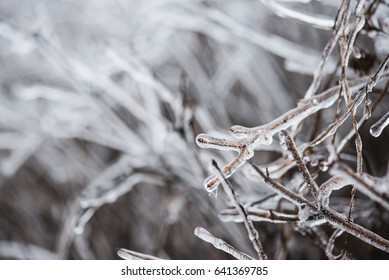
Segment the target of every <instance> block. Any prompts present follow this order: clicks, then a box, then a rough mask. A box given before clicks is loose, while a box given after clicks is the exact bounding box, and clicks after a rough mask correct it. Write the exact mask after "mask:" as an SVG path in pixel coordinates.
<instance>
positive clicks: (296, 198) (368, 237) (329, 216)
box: [251, 164, 389, 253]
mask: <svg viewBox="0 0 389 280" xmlns="http://www.w3.org/2000/svg"><path fill="white" fill-rule="evenodd" d="M251 166H252V167H253V168H254V170H255V171H256V172H257V173H258V174H259V175H261V177H262V178H263V179H264V180H265V183H267V185H268V186H269V187H271V188H272V189H273V190H274V191H276V192H277V193H279V194H280V195H281V196H282V197H284V198H285V199H287V200H289V201H291V202H292V203H293V204H295V205H296V206H298V207H301V206H302V205H304V207H307V208H308V209H309V211H310V212H311V213H312V214H313V215H316V216H318V217H323V218H324V219H325V220H326V221H327V222H328V223H330V224H331V225H332V226H334V227H336V228H339V229H342V230H344V231H345V232H347V233H350V234H352V235H354V236H355V237H357V238H359V239H361V240H363V241H364V242H366V243H368V244H370V245H372V246H374V247H376V248H378V249H380V250H382V251H385V252H387V253H389V241H388V240H386V239H385V238H383V237H381V236H379V235H377V234H375V233H374V232H372V231H370V230H368V229H366V228H364V227H362V226H360V225H358V224H355V223H353V222H351V221H348V219H347V218H346V217H344V216H343V215H341V214H339V213H337V212H335V211H334V210H332V209H330V208H328V207H326V206H321V207H318V206H317V205H315V204H314V203H311V202H309V201H308V200H306V199H305V198H303V197H302V196H300V195H298V194H295V193H293V192H291V191H289V190H288V189H286V188H285V187H284V186H283V185H281V184H280V183H278V182H276V181H274V180H273V179H271V178H270V177H268V176H267V175H265V174H264V173H263V172H262V171H261V170H260V169H259V168H258V167H256V166H255V165H254V164H251Z"/></svg>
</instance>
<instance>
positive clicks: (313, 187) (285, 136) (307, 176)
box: [280, 130, 319, 197]
mask: <svg viewBox="0 0 389 280" xmlns="http://www.w3.org/2000/svg"><path fill="white" fill-rule="evenodd" d="M280 136H281V141H285V144H286V146H287V147H288V150H289V152H290V153H291V154H292V156H293V158H294V160H295V162H296V165H297V168H298V169H299V171H300V173H301V175H302V176H303V178H304V180H305V182H306V183H307V185H308V187H309V189H310V191H311V193H312V196H313V197H316V196H317V193H318V191H319V187H318V186H317V184H316V182H315V180H313V178H312V175H311V173H310V172H309V170H308V168H307V166H306V165H305V163H304V161H303V159H302V157H301V155H300V153H299V151H298V150H297V148H296V145H295V143H294V141H293V139H292V137H291V136H290V135H289V132H288V131H287V130H282V131H281V132H280Z"/></svg>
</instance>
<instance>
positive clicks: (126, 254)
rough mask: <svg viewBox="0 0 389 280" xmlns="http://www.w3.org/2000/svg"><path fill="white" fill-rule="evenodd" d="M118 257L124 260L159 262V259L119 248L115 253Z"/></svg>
mask: <svg viewBox="0 0 389 280" xmlns="http://www.w3.org/2000/svg"><path fill="white" fill-rule="evenodd" d="M117 254H118V256H119V257H121V258H122V259H125V260H160V258H157V257H154V256H150V255H146V254H142V253H138V252H135V251H131V250H128V249H124V248H120V249H118V251H117Z"/></svg>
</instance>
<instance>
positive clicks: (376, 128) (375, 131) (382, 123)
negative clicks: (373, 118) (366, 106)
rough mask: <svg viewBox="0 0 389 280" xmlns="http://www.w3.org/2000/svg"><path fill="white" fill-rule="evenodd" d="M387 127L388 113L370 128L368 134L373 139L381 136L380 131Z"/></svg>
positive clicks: (388, 121) (388, 122)
mask: <svg viewBox="0 0 389 280" xmlns="http://www.w3.org/2000/svg"><path fill="white" fill-rule="evenodd" d="M388 125H389V112H387V113H386V114H385V115H384V116H383V117H382V118H380V119H379V120H378V121H377V122H376V123H375V124H373V125H372V126H371V127H370V134H371V135H373V136H374V137H378V136H380V135H381V133H382V131H383V130H384V129H385V127H387V126H388Z"/></svg>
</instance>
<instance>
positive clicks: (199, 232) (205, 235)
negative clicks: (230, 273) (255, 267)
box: [194, 227, 254, 260]
mask: <svg viewBox="0 0 389 280" xmlns="http://www.w3.org/2000/svg"><path fill="white" fill-rule="evenodd" d="M194 234H195V235H196V236H197V237H198V238H201V239H202V240H204V241H206V242H208V243H211V244H212V245H213V246H214V247H215V248H216V249H219V250H222V251H224V252H226V253H227V254H230V255H231V256H233V257H234V258H236V259H238V260H254V258H253V257H251V256H249V255H247V254H245V253H243V252H241V251H239V250H237V249H235V248H234V247H233V246H231V245H230V244H228V243H227V242H225V241H224V240H223V239H220V238H217V237H215V236H213V235H212V234H210V233H209V232H208V231H207V230H206V229H204V228H202V227H197V228H196V229H195V231H194Z"/></svg>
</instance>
